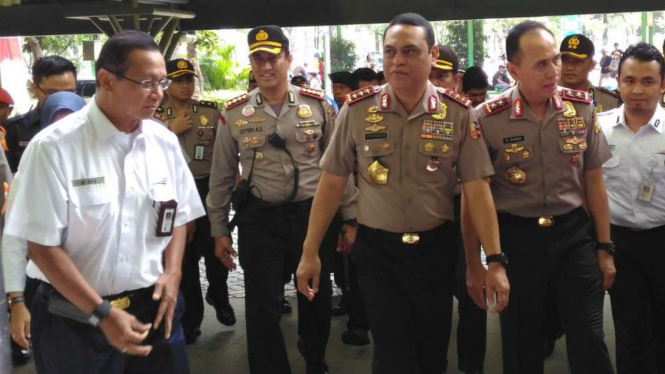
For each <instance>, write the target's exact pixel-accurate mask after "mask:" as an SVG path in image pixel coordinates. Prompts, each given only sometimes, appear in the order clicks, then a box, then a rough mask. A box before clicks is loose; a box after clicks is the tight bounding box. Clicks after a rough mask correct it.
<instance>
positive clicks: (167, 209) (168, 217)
mask: <svg viewBox="0 0 665 374" xmlns="http://www.w3.org/2000/svg"><path fill="white" fill-rule="evenodd" d="M177 208H178V203H176V202H175V200H171V201H164V202H162V203H160V206H159V214H158V215H157V230H156V232H155V235H156V236H157V237H165V236H171V235H172V234H173V224H174V223H175V212H176V209H177Z"/></svg>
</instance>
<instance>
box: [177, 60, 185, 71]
mask: <svg viewBox="0 0 665 374" xmlns="http://www.w3.org/2000/svg"><path fill="white" fill-rule="evenodd" d="M176 66H177V67H178V69H187V63H186V62H185V61H182V60H181V61H178V63H177V64H176Z"/></svg>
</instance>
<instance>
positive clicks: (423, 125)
mask: <svg viewBox="0 0 665 374" xmlns="http://www.w3.org/2000/svg"><path fill="white" fill-rule="evenodd" d="M437 55H438V50H437V48H436V46H435V42H434V32H433V29H432V26H431V25H430V24H429V22H428V21H427V20H425V19H424V18H423V17H422V16H420V15H417V14H413V13H407V14H402V15H399V16H397V17H395V18H394V19H393V20H392V22H391V23H390V25H389V27H388V29H387V30H386V34H385V37H384V56H385V57H384V71H385V72H386V77H387V79H388V84H387V85H385V86H382V87H381V86H372V87H365V88H363V89H361V90H358V91H356V92H353V93H351V94H349V96H348V99H347V103H346V104H345V105H344V107H343V108H342V110H341V112H340V114H339V117H338V119H337V122H336V129H335V133H334V134H333V139H332V140H331V145H330V147H329V148H328V150H327V151H326V154H325V155H324V157H323V160H322V162H321V165H322V167H323V169H324V172H323V176H322V177H321V183H320V185H319V189H318V190H317V193H316V197H315V201H314V206H313V207H312V213H311V219H310V225H309V227H308V230H307V239H306V241H305V248H304V253H303V257H302V259H301V261H300V265H299V268H298V290H299V291H300V292H301V293H303V294H307V295H308V297H310V298H313V299H314V300H316V299H317V298H319V297H321V295H319V293H320V292H319V293H317V292H316V291H317V289H316V288H317V285H316V283H314V285H313V287H308V286H307V284H308V281H309V280H312V279H317V278H318V275H319V264H318V257H322V255H321V254H320V255H319V256H318V257H317V250H318V248H319V244H320V243H321V240H322V239H323V237H324V233H325V231H326V228H327V227H328V224H329V222H330V220H331V219H332V217H333V215H334V212H335V210H336V206H337V205H338V204H339V200H340V198H341V196H342V192H343V190H344V186H345V185H346V183H347V181H348V179H349V178H348V177H349V175H350V174H351V173H352V172H353V171H354V170H356V169H357V170H358V190H359V197H358V222H359V229H358V237H357V240H356V243H355V245H354V247H353V249H352V250H351V256H352V259H353V260H354V262H355V263H356V265H357V267H358V276H359V282H360V290H361V292H362V295H363V298H364V300H365V307H366V310H367V314H368V316H369V322H370V327H371V330H372V335H373V338H374V344H375V350H374V363H373V365H372V367H373V373H375V374H379V373H380V374H386V373H388V374H391V373H395V374H397V373H399V374H412V373H421V374H435V373H436V374H440V373H442V372H445V371H446V367H445V366H446V359H445V352H446V351H447V347H448V337H449V330H450V319H449V316H450V314H451V313H452V298H453V285H454V279H453V278H454V265H455V262H454V259H455V257H456V255H457V246H456V244H455V235H454V227H453V224H452V221H453V219H454V215H453V190H454V188H455V186H456V184H457V180H458V177H459V178H460V179H461V181H462V183H463V188H464V190H465V191H466V192H467V193H468V194H469V195H470V196H472V197H473V199H472V202H471V203H472V207H473V208H474V210H473V212H472V219H474V221H476V223H477V224H478V225H479V227H482V230H481V232H482V233H483V235H484V237H483V243H484V248H485V250H486V251H487V252H488V254H490V255H499V253H500V248H499V243H498V236H497V225H496V215H495V214H493V213H494V206H493V203H492V199H491V196H490V191H489V186H488V182H487V180H486V179H485V178H486V177H488V176H490V175H492V174H493V170H492V167H491V164H490V160H489V157H488V155H487V149H486V148H485V146H484V143H483V142H482V140H480V139H481V136H482V134H481V132H480V129H479V128H478V127H477V126H470V123H471V122H470V118H469V107H470V102H469V101H468V100H466V99H464V98H463V97H461V96H460V95H458V94H457V93H455V92H454V91H451V90H446V89H441V88H437V87H435V86H434V85H432V84H431V83H430V82H429V81H428V76H429V73H430V70H431V68H432V64H433V63H434V61H435V60H436V56H437ZM499 256H500V255H499ZM487 287H488V296H489V295H490V294H493V293H494V292H497V293H498V300H499V306H498V307H497V310H500V309H503V307H505V305H506V303H507V301H508V300H507V297H508V295H507V293H508V282H507V278H506V276H505V271H504V269H503V268H502V267H501V265H500V264H499V263H492V264H490V271H489V272H488V280H487ZM492 297H494V296H493V295H492Z"/></svg>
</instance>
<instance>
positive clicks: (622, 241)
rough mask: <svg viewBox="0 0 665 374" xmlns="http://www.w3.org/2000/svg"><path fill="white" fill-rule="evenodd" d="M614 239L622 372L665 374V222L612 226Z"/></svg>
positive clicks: (615, 302)
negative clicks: (644, 226) (639, 228)
mask: <svg viewBox="0 0 665 374" xmlns="http://www.w3.org/2000/svg"><path fill="white" fill-rule="evenodd" d="M612 241H614V243H615V244H616V247H617V251H616V254H615V255H614V264H615V265H616V268H617V276H616V278H615V280H614V286H613V287H612V289H611V290H610V296H611V300H612V314H613V316H614V328H615V330H616V345H617V346H616V349H617V350H616V354H617V372H618V373H619V374H632V373H640V374H662V373H665V278H663V269H662V267H663V264H664V263H665V252H664V251H663V243H665V226H660V227H657V228H654V229H650V230H644V231H639V232H635V231H632V230H631V229H629V228H626V227H620V226H614V225H612Z"/></svg>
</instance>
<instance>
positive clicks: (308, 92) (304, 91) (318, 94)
mask: <svg viewBox="0 0 665 374" xmlns="http://www.w3.org/2000/svg"><path fill="white" fill-rule="evenodd" d="M299 92H300V94H301V95H303V96H308V97H313V98H315V99H319V100H323V99H325V97H326V93H325V92H323V91H321V90H315V89H313V88H309V87H301V88H300V91H299Z"/></svg>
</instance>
